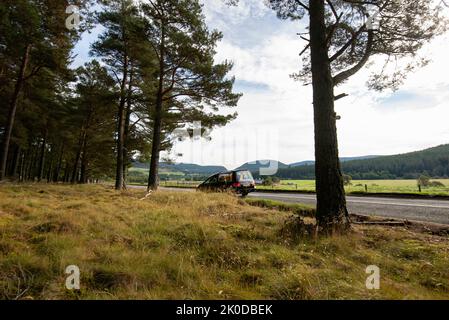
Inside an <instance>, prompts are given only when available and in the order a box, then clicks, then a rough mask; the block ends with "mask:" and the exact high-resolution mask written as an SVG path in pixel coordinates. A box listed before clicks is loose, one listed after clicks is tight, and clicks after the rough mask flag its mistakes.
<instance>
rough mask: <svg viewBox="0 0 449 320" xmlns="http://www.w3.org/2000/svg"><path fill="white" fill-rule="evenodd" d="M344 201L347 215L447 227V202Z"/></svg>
mask: <svg viewBox="0 0 449 320" xmlns="http://www.w3.org/2000/svg"><path fill="white" fill-rule="evenodd" d="M162 189H165V190H170V191H182V192H189V191H194V189H175V188H162ZM249 197H251V198H260V199H268V200H275V201H282V202H288V203H304V204H308V205H313V206H314V205H316V197H315V195H313V194H299V193H291V194H290V193H289V194H283V193H265V192H255V193H251V194H250V195H249ZM346 199H347V203H348V210H349V212H350V213H351V214H359V215H367V216H377V217H385V218H393V219H399V220H409V221H418V222H431V223H438V224H445V225H449V200H431V199H429V200H428V199H402V198H382V197H354V196H348V197H347V198H346Z"/></svg>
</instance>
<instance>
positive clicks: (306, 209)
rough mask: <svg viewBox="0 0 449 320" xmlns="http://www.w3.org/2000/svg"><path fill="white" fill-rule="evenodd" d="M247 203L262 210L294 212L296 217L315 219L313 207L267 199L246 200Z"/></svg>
mask: <svg viewBox="0 0 449 320" xmlns="http://www.w3.org/2000/svg"><path fill="white" fill-rule="evenodd" d="M245 202H246V203H248V204H249V205H251V206H256V207H260V208H267V209H273V210H279V211H282V212H292V213H293V214H295V215H299V216H303V217H312V218H313V217H315V209H314V208H313V207H311V206H306V205H304V204H300V203H285V202H280V201H274V200H265V199H249V198H246V199H245Z"/></svg>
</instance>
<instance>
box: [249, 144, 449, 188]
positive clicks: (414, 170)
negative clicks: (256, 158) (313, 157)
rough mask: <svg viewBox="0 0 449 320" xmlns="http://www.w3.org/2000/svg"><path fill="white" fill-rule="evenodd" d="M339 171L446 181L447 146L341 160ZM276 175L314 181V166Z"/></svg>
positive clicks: (448, 170) (365, 176) (448, 165)
mask: <svg viewBox="0 0 449 320" xmlns="http://www.w3.org/2000/svg"><path fill="white" fill-rule="evenodd" d="M342 170H343V172H344V173H345V174H349V175H350V176H352V177H353V179H356V180H358V179H362V180H375V179H416V178H417V177H418V176H419V175H421V174H427V175H429V176H431V177H432V178H448V177H449V144H447V145H441V146H438V147H435V148H430V149H426V150H422V151H416V152H411V153H405V154H399V155H393V156H380V157H373V156H370V157H369V158H367V159H359V160H346V161H342ZM255 174H256V173H255ZM256 176H257V174H256ZM276 176H278V177H279V178H283V179H314V178H315V166H314V164H313V162H312V164H309V165H299V166H295V167H289V168H282V169H280V170H279V171H278V174H277V175H276Z"/></svg>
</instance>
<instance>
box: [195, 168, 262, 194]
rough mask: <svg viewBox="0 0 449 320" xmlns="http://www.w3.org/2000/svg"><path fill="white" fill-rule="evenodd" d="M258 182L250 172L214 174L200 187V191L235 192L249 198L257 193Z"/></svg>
mask: <svg viewBox="0 0 449 320" xmlns="http://www.w3.org/2000/svg"><path fill="white" fill-rule="evenodd" d="M255 189H256V182H255V181H254V178H253V175H252V174H251V172H249V171H248V170H236V171H228V172H222V173H217V174H214V175H213V176H211V177H209V178H208V179H207V180H206V181H204V182H203V183H202V184H200V185H199V186H198V190H200V191H209V192H225V191H233V192H236V193H237V194H241V195H242V196H247V195H248V194H249V193H250V192H253V191H255Z"/></svg>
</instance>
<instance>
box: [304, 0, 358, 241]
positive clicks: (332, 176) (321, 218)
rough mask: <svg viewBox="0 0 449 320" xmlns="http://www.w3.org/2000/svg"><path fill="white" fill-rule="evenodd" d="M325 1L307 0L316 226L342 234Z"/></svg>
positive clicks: (344, 223)
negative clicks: (310, 61)
mask: <svg viewBox="0 0 449 320" xmlns="http://www.w3.org/2000/svg"><path fill="white" fill-rule="evenodd" d="M324 6H325V4H324V0H314V1H310V48H311V58H312V85H313V106H314V117H315V158H316V164H315V166H316V168H315V174H316V192H317V213H316V217H317V225H318V232H319V233H320V234H325V235H329V234H333V233H336V232H337V233H343V232H345V231H346V230H348V228H349V226H350V221H349V217H348V211H347V208H346V198H345V191H344V187H343V177H342V173H341V168H340V161H339V156H338V141H337V123H336V122H337V117H336V113H335V110H334V84H333V80H332V73H331V68H330V61H329V55H328V45H327V36H326V34H327V32H326V25H325V13H324V12H325V7H324Z"/></svg>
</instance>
